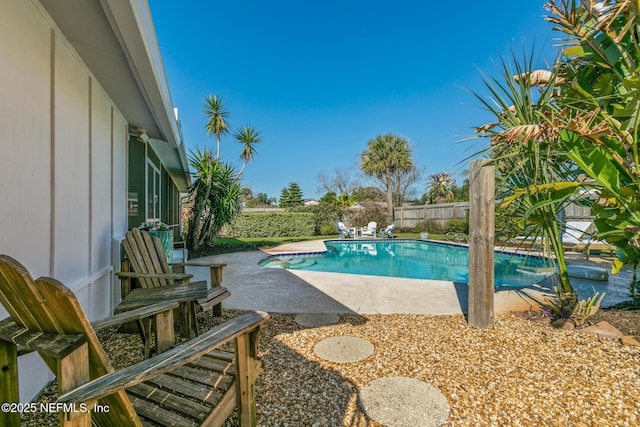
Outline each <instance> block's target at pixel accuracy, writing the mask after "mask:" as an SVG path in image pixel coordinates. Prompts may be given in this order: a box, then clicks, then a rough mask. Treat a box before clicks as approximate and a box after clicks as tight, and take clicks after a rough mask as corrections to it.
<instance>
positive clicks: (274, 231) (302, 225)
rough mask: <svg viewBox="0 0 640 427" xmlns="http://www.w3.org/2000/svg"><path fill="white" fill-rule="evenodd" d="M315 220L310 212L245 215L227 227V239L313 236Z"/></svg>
mask: <svg viewBox="0 0 640 427" xmlns="http://www.w3.org/2000/svg"><path fill="white" fill-rule="evenodd" d="M315 219H316V216H315V215H314V214H313V213H310V212H264V213H263V212H260V213H257V212H256V213H253V212H252V213H243V214H241V215H239V216H238V217H237V218H236V219H235V220H234V221H233V222H232V223H231V224H230V225H229V227H227V230H226V231H227V237H299V236H313V235H314V232H315V228H316V226H315ZM334 228H335V227H334Z"/></svg>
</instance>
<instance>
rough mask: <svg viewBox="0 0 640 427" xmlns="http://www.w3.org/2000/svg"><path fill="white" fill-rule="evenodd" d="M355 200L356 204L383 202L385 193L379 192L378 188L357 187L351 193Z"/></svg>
mask: <svg viewBox="0 0 640 427" xmlns="http://www.w3.org/2000/svg"><path fill="white" fill-rule="evenodd" d="M351 194H352V195H353V197H354V198H355V199H356V202H383V201H384V200H385V197H386V195H385V193H383V192H382V191H380V189H379V188H378V187H371V186H368V187H357V188H356V189H354V190H353V193H351Z"/></svg>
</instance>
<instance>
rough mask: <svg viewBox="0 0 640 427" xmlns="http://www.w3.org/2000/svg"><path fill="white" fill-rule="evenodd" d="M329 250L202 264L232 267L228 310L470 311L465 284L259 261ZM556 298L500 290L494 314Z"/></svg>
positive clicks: (199, 276) (196, 271)
mask: <svg viewBox="0 0 640 427" xmlns="http://www.w3.org/2000/svg"><path fill="white" fill-rule="evenodd" d="M331 240H334V239H331ZM420 240H423V239H420ZM362 241H365V240H362ZM324 248H325V246H324V241H323V240H317V241H304V242H296V243H287V244H283V245H280V246H277V247H274V248H269V249H264V250H262V251H250V252H235V253H228V254H221V255H215V256H211V257H206V258H201V259H199V260H198V263H201V264H203V265H204V264H205V263H206V262H223V263H226V264H227V267H225V269H224V272H223V282H222V285H223V286H225V287H227V288H228V289H229V290H230V292H231V296H230V297H229V298H228V299H227V300H225V301H224V303H223V307H224V308H231V309H240V310H265V311H269V312H279V313H338V314H345V313H351V314H354V313H356V314H432V315H452V314H463V313H466V312H467V311H468V286H467V285H466V284H461V283H454V282H448V281H439V280H429V279H405V278H392V277H380V276H368V275H356V274H346V273H330V272H314V271H305V270H286V269H275V268H263V267H260V266H258V261H259V260H262V259H264V258H267V257H268V256H269V255H276V254H287V253H302V252H308V253H312V252H322V251H321V250H319V249H324ZM187 271H188V272H189V273H191V274H193V275H194V277H193V279H192V280H207V279H208V275H209V273H208V269H207V268H205V267H188V270H187ZM425 285H426V286H425ZM551 292H552V290H551V289H548V288H545V287H543V286H532V287H526V288H516V287H509V288H496V291H495V293H494V312H495V313H496V314H498V313H503V312H510V311H524V310H528V309H530V308H533V309H536V308H538V307H540V305H542V304H544V303H545V301H546V299H547V298H549V297H551V296H552V293H551Z"/></svg>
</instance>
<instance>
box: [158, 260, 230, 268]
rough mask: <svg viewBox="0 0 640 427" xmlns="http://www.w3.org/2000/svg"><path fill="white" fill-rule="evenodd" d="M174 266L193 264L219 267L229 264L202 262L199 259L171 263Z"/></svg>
mask: <svg viewBox="0 0 640 427" xmlns="http://www.w3.org/2000/svg"><path fill="white" fill-rule="evenodd" d="M169 265H170V266H172V267H184V266H185V265H186V266H191V267H210V268H218V267H226V266H227V264H226V263H224V262H210V263H201V262H197V261H187V262H173V263H171V264H169Z"/></svg>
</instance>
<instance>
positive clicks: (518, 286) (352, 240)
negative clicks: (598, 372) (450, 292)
mask: <svg viewBox="0 0 640 427" xmlns="http://www.w3.org/2000/svg"><path fill="white" fill-rule="evenodd" d="M385 240H391V239H375V238H374V239H328V240H322V242H323V244H324V245H325V248H326V244H327V243H332V242H335V243H381V242H384V241H385ZM392 242H393V243H395V242H425V243H431V244H435V245H440V246H459V247H463V248H468V247H469V245H468V244H461V243H457V242H442V241H438V240H429V239H407V238H401V239H396V238H394V239H393V240H392ZM327 252H329V250H328V249H325V250H323V251H301V252H283V253H275V254H269V255H268V256H266V257H264V258H262V259H261V260H259V261H258V265H259V266H260V268H275V267H266V266H262V265H260V264H262V263H263V262H266V261H268V260H269V259H272V258H279V257H287V256H288V257H295V256H304V255H323V254H325V253H327ZM493 252H494V253H500V254H509V255H513V256H517V257H521V258H537V259H542V260H546V261H550V258H549V257H546V256H544V255H539V254H531V253H519V252H514V251H512V250H506V249H497V248H496V249H494V251H493ZM281 269H283V270H290V271H291V270H295V271H309V270H305V269H298V268H292V269H290V268H281ZM312 271H316V272H318V273H334V274H355V273H344V272H335V271H323V270H312ZM357 275H359V276H375V277H386V278H394V276H377V275H372V274H357ZM396 278H397V277H396ZM406 278H407V279H414V280H433V281H441V282H449V280H442V279H429V278H417V277H411V278H409V277H406ZM547 278H548V277H544V278H541V279H540V280H539V281H543V280H545V279H547ZM451 282H453V281H451ZM536 283H538V282H536ZM465 284H466V283H465ZM494 286H495V288H496V289H498V288H500V289H520V288H528V287H530V286H531V284H528V285H508V286H506V285H494Z"/></svg>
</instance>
